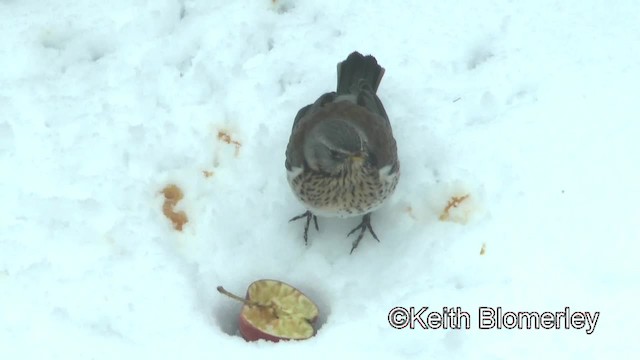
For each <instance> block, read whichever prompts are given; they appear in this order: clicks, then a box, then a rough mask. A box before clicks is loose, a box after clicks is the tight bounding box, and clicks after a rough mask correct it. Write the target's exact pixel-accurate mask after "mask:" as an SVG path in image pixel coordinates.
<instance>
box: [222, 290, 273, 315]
mask: <svg viewBox="0 0 640 360" xmlns="http://www.w3.org/2000/svg"><path fill="white" fill-rule="evenodd" d="M216 289H218V292H219V293H220V294H223V295H227V296H228V297H230V298H232V299H234V300H238V301H240V302H242V303H244V304H245V305H249V306H259V307H263V308H268V309H272V310H273V309H274V306H273V305H264V304H260V303H258V302H256V301H251V300H249V299H244V298H241V297H240V296H238V295H236V294H234V293H231V292H229V291H227V290H226V289H225V288H223V287H222V286H218V287H217V288H216Z"/></svg>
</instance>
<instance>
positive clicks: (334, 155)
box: [331, 150, 344, 160]
mask: <svg viewBox="0 0 640 360" xmlns="http://www.w3.org/2000/svg"><path fill="white" fill-rule="evenodd" d="M331 158H332V159H334V160H342V159H344V154H343V153H341V152H339V151H335V150H331Z"/></svg>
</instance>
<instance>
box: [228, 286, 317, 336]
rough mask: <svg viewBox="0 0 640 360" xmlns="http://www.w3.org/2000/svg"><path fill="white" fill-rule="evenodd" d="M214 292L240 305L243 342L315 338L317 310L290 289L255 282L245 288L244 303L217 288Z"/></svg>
mask: <svg viewBox="0 0 640 360" xmlns="http://www.w3.org/2000/svg"><path fill="white" fill-rule="evenodd" d="M218 291H220V292H221V293H223V294H225V295H228V296H231V297H232V298H235V299H237V300H240V301H242V302H244V306H243V307H242V310H241V311H240V325H239V328H240V334H241V335H242V337H243V338H244V339H245V340H247V341H255V340H259V339H265V340H269V341H274V342H278V341H280V340H304V339H308V338H310V337H312V336H313V335H315V329H314V327H313V324H314V322H315V321H316V319H317V318H318V313H319V311H318V307H317V306H316V304H314V303H313V301H311V299H309V298H308V297H307V296H306V295H305V294H303V293H302V292H301V291H300V290H298V289H296V288H294V287H293V286H291V285H289V284H286V283H283V282H281V281H277V280H258V281H255V282H253V283H252V284H251V285H249V288H248V289H247V293H246V297H245V299H242V298H240V297H238V296H236V295H233V294H231V293H229V292H228V291H226V290H224V288H222V286H218Z"/></svg>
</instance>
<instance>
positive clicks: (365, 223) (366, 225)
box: [347, 213, 380, 254]
mask: <svg viewBox="0 0 640 360" xmlns="http://www.w3.org/2000/svg"><path fill="white" fill-rule="evenodd" d="M358 230H360V234H358V237H357V238H356V240H355V241H354V242H353V246H352V247H351V252H349V254H351V253H353V250H355V249H356V248H357V247H358V244H359V243H360V240H362V237H363V236H364V232H365V231H367V230H369V232H370V233H371V235H373V238H374V239H376V240H378V242H380V239H378V236H377V235H376V233H375V232H373V228H372V227H371V213H369V214H366V215H365V216H363V217H362V222H361V223H360V225H358V226H356V227H355V228H354V229H353V230H351V232H349V234H347V237H348V236H350V235H351V234H353V233H354V232H356V231H358Z"/></svg>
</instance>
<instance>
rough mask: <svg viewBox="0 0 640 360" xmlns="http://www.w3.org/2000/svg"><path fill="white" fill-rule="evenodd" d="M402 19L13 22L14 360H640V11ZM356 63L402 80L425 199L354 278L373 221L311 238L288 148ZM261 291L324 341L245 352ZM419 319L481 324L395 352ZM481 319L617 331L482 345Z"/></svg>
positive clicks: (410, 200) (197, 15) (2, 59)
mask: <svg viewBox="0 0 640 360" xmlns="http://www.w3.org/2000/svg"><path fill="white" fill-rule="evenodd" d="M398 4H399V3H396V2H391V1H379V2H372V1H365V0H358V1H356V0H354V1H335V2H334V1H310V0H309V1H293V0H289V1H280V0H278V1H275V3H273V2H272V1H271V0H260V1H188V0H184V1H179V0H157V1H142V0H137V1H123V0H116V1H89V0H86V1H53V0H51V1H46V2H43V1H36V0H24V1H15V0H4V1H0V34H1V35H0V198H1V199H2V207H0V358H1V359H115V358H118V359H147V358H153V357H155V358H166V359H176V358H193V359H204V358H222V357H225V356H226V357H229V358H231V357H232V358H234V359H236V358H248V357H250V356H260V357H263V358H272V357H282V356H287V358H289V357H292V356H293V355H294V354H301V355H302V356H304V357H305V358H326V354H328V353H336V354H342V355H351V356H352V358H365V357H368V358H370V357H376V358H389V359H390V358H410V357H415V358H421V359H426V358H432V359H437V358H440V359H445V358H446V359H540V358H542V357H544V356H550V355H555V356H557V358H565V359H568V358H579V359H604V358H616V357H617V358H621V359H622V358H627V359H629V358H634V357H637V355H638V342H637V326H638V321H639V319H638V316H637V311H634V309H635V306H636V303H635V301H633V300H632V299H633V298H635V299H636V300H637V298H638V276H639V275H640V272H639V271H638V265H637V264H638V261H637V256H638V251H639V250H640V249H639V245H638V240H640V236H639V235H640V230H639V228H638V226H637V225H638V220H639V218H640V212H639V211H638V204H639V201H640V196H639V192H638V188H637V186H638V184H639V183H640V171H639V170H638V164H639V163H640V146H639V145H638V134H639V130H640V125H639V123H640V107H639V106H638V96H639V95H638V82H639V80H640V52H638V49H639V48H640V21H639V17H640V15H639V14H640V5H638V2H637V1H633V0H629V1H622V0H621V1H615V2H611V1H605V0H601V1H600V0H590V1H541V0H527V1H524V0H523V1H513V2H512V1H498V0H495V1H486V2H483V4H482V5H481V4H480V2H476V1H466V2H451V3H449V2H442V1H423V0H414V1H407V2H403V3H402V5H398ZM353 50H359V51H361V52H363V53H371V54H373V55H375V56H376V57H377V59H378V61H379V62H380V63H381V64H382V65H383V66H384V67H385V68H386V75H385V78H384V79H383V82H382V84H381V87H380V90H379V95H380V97H381V98H382V100H383V102H384V104H385V106H386V108H387V112H388V113H389V115H390V117H391V121H392V125H393V126H394V134H395V136H396V139H397V142H398V146H399V155H400V159H401V163H402V178H401V180H400V184H399V185H398V189H397V192H396V194H395V195H394V197H393V198H392V200H391V201H390V202H389V203H388V204H387V206H385V207H384V208H383V209H381V210H380V211H378V212H377V213H376V214H375V215H374V216H373V221H374V223H373V225H374V228H375V230H376V232H377V234H378V235H379V237H380V239H381V242H380V243H377V242H376V241H375V240H373V239H372V238H370V237H367V238H365V239H363V241H362V242H361V244H360V246H359V247H358V248H357V249H356V251H355V252H354V253H353V255H349V249H350V247H351V239H347V238H346V237H345V235H346V233H347V232H348V231H349V230H350V229H351V228H352V227H353V226H355V225H356V223H357V222H358V221H359V219H351V220H332V219H320V230H321V231H320V232H319V233H316V232H315V231H312V232H311V233H310V234H311V235H310V236H311V244H310V245H309V246H308V247H305V246H304V243H303V241H302V225H303V224H302V223H288V222H287V220H288V219H289V218H291V217H292V216H294V215H297V214H299V213H301V212H302V211H303V208H302V207H301V206H300V204H298V203H297V202H296V200H295V199H294V197H293V195H292V193H291V192H290V190H289V187H288V185H287V182H286V177H285V170H284V150H285V147H286V143H287V140H288V137H289V131H290V129H291V123H292V120H293V117H294V115H295V113H296V112H297V110H298V109H299V108H300V107H302V106H304V105H306V104H308V103H309V102H311V101H313V100H315V99H316V97H317V96H318V95H320V94H321V93H322V92H325V91H330V90H333V89H334V87H335V77H336V74H335V71H336V68H335V65H336V63H337V62H338V61H341V60H343V59H344V58H345V57H346V56H347V55H348V54H349V53H350V52H351V51H353ZM234 141H235V142H237V144H235V143H234ZM227 142H229V143H227ZM168 184H176V185H177V186H179V187H180V188H181V189H182V191H183V192H184V198H183V199H182V200H181V201H179V202H178V204H177V206H176V208H175V209H174V210H175V211H184V212H185V214H186V216H187V217H188V222H187V223H186V224H184V227H183V229H182V231H177V230H175V229H174V227H173V226H172V223H171V222H170V221H169V220H168V218H167V217H165V215H164V214H163V202H164V196H163V194H162V193H161V191H162V189H163V188H164V187H165V186H167V185H168ZM465 194H469V195H470V197H469V198H468V199H467V200H466V201H465V202H463V203H462V204H461V205H460V207H459V208H457V209H453V210H452V212H451V216H450V218H449V220H448V221H442V220H440V219H439V216H440V215H441V213H442V212H443V209H444V208H445V206H446V204H447V201H448V199H450V197H452V196H462V195H465ZM483 246H484V255H480V250H481V248H482V247H483ZM260 278H275V279H280V280H283V281H286V282H289V283H291V284H293V285H295V286H298V287H299V288H301V289H302V290H304V291H305V292H307V293H308V294H309V295H310V296H311V297H312V298H313V299H314V300H316V302H317V303H318V305H319V306H320V311H321V312H322V316H321V318H320V325H321V327H320V329H319V331H318V334H317V336H316V337H314V338H312V339H310V340H307V341H304V342H297V343H279V344H273V343H264V342H260V343H246V342H245V341H244V340H242V339H241V338H240V337H239V336H237V321H236V315H237V313H238V311H239V304H238V303H235V302H233V301H232V300H230V299H228V298H225V297H223V296H221V295H220V294H218V293H217V292H216V290H215V288H216V286H217V285H224V286H225V287H226V288H227V289H229V290H231V291H234V292H237V293H241V294H242V293H244V291H245V289H246V287H247V286H248V285H249V283H251V282H252V281H254V280H256V279H260ZM395 306H405V307H409V306H416V307H420V306H429V307H430V308H431V309H439V308H442V307H443V306H449V307H451V306H454V307H455V306H460V307H462V308H463V310H466V311H468V312H470V313H471V315H472V319H473V323H472V326H471V329H469V330H434V329H431V330H422V329H420V330H407V329H405V330H395V329H393V328H391V327H390V326H389V324H388V322H387V314H388V312H389V310H391V308H393V307H395ZM480 306H493V307H496V306H502V307H503V308H504V309H505V310H512V311H538V312H543V311H563V309H564V307H565V306H570V307H571V310H572V311H591V312H594V311H600V313H601V315H600V319H599V321H598V323H597V328H596V329H595V331H594V333H593V334H592V335H587V334H586V333H585V331H584V330H564V329H562V330H504V329H503V330H479V329H478V326H477V323H476V320H477V317H478V316H477V310H478V307H480ZM636 310H637V309H636ZM632 352H635V356H633V355H632Z"/></svg>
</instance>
